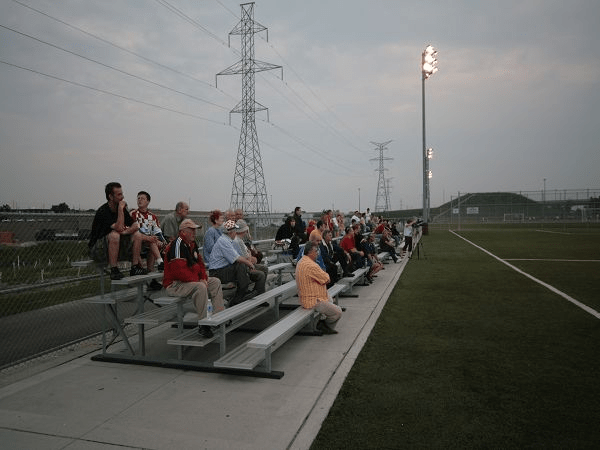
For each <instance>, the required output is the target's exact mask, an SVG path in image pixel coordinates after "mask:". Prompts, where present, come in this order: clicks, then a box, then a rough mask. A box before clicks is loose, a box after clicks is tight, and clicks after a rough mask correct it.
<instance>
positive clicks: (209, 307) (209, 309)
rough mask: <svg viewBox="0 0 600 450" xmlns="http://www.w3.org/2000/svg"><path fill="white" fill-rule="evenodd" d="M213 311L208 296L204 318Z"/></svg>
mask: <svg viewBox="0 0 600 450" xmlns="http://www.w3.org/2000/svg"><path fill="white" fill-rule="evenodd" d="M212 313H213V304H212V301H211V300H210V298H209V299H208V303H207V304H206V318H207V319H210V318H211V317H212Z"/></svg>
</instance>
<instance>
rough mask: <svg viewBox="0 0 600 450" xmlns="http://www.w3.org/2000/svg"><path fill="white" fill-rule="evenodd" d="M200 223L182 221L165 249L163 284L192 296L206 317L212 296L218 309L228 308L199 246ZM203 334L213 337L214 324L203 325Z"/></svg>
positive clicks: (171, 290)
mask: <svg viewBox="0 0 600 450" xmlns="http://www.w3.org/2000/svg"><path fill="white" fill-rule="evenodd" d="M200 227H201V225H196V224H195V223H194V221H193V220H192V219H184V220H183V221H182V222H181V223H180V224H179V234H178V236H177V238H176V239H175V240H173V241H172V242H171V243H170V244H169V245H168V246H167V248H166V250H165V274H164V277H163V286H164V287H165V289H166V290H167V294H169V295H171V296H173V297H191V298H192V300H193V302H194V305H195V306H196V311H197V312H198V319H203V318H204V317H206V306H207V303H208V297H209V296H210V298H211V301H212V304H213V310H214V312H219V311H222V310H223V309H224V306H223V290H222V289H221V281H220V280H219V279H218V278H215V277H209V276H208V273H207V272H206V267H205V266H204V261H203V260H202V256H201V255H200V252H199V251H198V247H197V246H196V239H195V238H196V229H198V228H200ZM199 332H200V334H201V335H202V336H204V337H207V338H210V337H212V336H213V332H212V330H211V328H210V327H207V326H201V327H200V328H199Z"/></svg>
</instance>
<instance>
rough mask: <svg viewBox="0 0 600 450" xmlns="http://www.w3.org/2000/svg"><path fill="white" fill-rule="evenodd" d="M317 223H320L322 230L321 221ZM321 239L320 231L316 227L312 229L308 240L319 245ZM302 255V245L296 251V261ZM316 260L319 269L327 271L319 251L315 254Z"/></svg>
mask: <svg viewBox="0 0 600 450" xmlns="http://www.w3.org/2000/svg"><path fill="white" fill-rule="evenodd" d="M319 223H320V224H321V230H322V229H323V228H324V225H323V221H321V220H319ZM322 240H323V239H322V237H321V231H320V230H318V229H314V230H313V231H312V232H311V233H310V236H309V238H308V242H313V243H315V244H317V246H319V245H320V244H321V241H322ZM303 256H304V247H300V250H299V251H298V256H296V263H298V262H299V261H300V260H301V259H302V257H303ZM316 262H317V264H318V265H319V267H320V268H321V269H323V270H324V271H327V266H325V262H324V261H323V258H322V257H321V253H320V252H319V254H318V255H317V259H316Z"/></svg>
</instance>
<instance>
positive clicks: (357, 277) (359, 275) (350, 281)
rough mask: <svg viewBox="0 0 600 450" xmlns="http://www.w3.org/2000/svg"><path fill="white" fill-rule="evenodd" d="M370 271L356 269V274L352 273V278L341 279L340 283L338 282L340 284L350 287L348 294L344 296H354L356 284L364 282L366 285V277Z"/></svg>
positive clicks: (367, 269) (362, 268)
mask: <svg viewBox="0 0 600 450" xmlns="http://www.w3.org/2000/svg"><path fill="white" fill-rule="evenodd" d="M368 271H369V268H368V267H361V268H360V269H356V270H355V271H354V272H352V276H351V277H344V278H342V279H340V281H338V284H339V283H344V284H346V285H347V286H348V292H347V293H346V292H345V293H344V295H346V296H348V297H351V296H353V295H352V288H353V287H354V285H355V284H357V283H358V282H359V281H362V282H363V283H362V284H364V277H365V274H366V273H367V272H368ZM354 297H357V296H356V295H354Z"/></svg>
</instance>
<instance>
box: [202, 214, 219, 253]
mask: <svg viewBox="0 0 600 450" xmlns="http://www.w3.org/2000/svg"><path fill="white" fill-rule="evenodd" d="M208 220H210V223H211V224H212V226H211V227H210V228H209V229H208V230H206V233H204V244H203V246H202V251H203V252H204V260H205V261H207V262H209V261H210V252H212V249H213V247H214V245H215V242H217V239H219V237H221V235H222V234H223V230H222V226H223V220H224V218H223V213H222V212H221V211H220V210H218V209H215V210H213V211H211V212H210V216H209V217H208Z"/></svg>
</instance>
